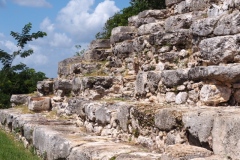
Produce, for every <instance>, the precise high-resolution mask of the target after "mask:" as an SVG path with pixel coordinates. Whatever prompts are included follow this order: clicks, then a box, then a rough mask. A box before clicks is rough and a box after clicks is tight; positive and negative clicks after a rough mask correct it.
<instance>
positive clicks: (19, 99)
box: [10, 94, 29, 107]
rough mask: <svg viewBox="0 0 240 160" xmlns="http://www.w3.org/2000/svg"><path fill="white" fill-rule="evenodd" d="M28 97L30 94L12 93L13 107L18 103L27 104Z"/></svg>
mask: <svg viewBox="0 0 240 160" xmlns="http://www.w3.org/2000/svg"><path fill="white" fill-rule="evenodd" d="M28 97H29V95H25V94H22V95H16V94H15V95H12V96H11V99H10V102H11V105H12V107H14V106H17V105H27V103H28Z"/></svg>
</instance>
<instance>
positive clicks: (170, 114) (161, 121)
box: [154, 108, 184, 131]
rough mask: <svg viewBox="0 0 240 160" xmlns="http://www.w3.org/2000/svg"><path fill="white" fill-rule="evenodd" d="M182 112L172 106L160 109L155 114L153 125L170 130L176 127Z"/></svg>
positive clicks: (163, 129)
mask: <svg viewBox="0 0 240 160" xmlns="http://www.w3.org/2000/svg"><path fill="white" fill-rule="evenodd" d="M182 112H184V111H181V110H177V109H172V108H164V109H160V110H159V111H158V112H157V113H156V115H155V119H154V123H155V126H156V127H157V128H159V129H160V130H162V131H170V130H172V129H174V128H176V127H178V126H179V125H180V124H179V122H181V119H182Z"/></svg>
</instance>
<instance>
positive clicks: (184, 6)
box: [174, 1, 192, 14]
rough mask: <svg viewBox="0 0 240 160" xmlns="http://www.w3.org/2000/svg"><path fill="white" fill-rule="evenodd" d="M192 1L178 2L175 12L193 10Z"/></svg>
mask: <svg viewBox="0 0 240 160" xmlns="http://www.w3.org/2000/svg"><path fill="white" fill-rule="evenodd" d="M191 4H192V1H182V2H180V3H179V4H177V5H176V6H175V8H174V13H175V14H183V13H188V12H190V11H191V10H192V8H191Z"/></svg>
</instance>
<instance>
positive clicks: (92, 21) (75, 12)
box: [57, 0, 119, 42]
mask: <svg viewBox="0 0 240 160" xmlns="http://www.w3.org/2000/svg"><path fill="white" fill-rule="evenodd" d="M93 4H94V0H71V1H70V2H69V3H68V4H67V6H66V7H64V8H63V9H62V10H61V11H60V12H59V14H58V16H57V24H58V25H59V26H60V27H61V28H62V29H63V30H64V31H65V32H68V33H70V34H71V35H72V36H73V37H74V38H76V39H77V40H79V41H82V42H86V41H90V40H92V39H94V36H95V34H96V33H97V32H99V31H100V30H101V29H102V27H103V26H104V23H105V22H106V21H107V19H108V18H109V17H110V16H112V15H113V14H114V13H116V12H117V11H119V8H117V7H116V6H115V2H114V1H111V0H105V1H103V2H101V3H99V4H98V5H97V7H96V8H95V9H94V10H93V12H91V7H92V6H93Z"/></svg>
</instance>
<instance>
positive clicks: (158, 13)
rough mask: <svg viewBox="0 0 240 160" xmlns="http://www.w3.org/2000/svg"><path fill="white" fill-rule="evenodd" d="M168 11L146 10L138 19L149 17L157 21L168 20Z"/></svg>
mask: <svg viewBox="0 0 240 160" xmlns="http://www.w3.org/2000/svg"><path fill="white" fill-rule="evenodd" d="M166 13H167V10H166V9H161V10H145V11H142V12H140V13H139V14H138V18H147V17H154V18H156V19H164V18H166V16H167V15H166Z"/></svg>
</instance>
